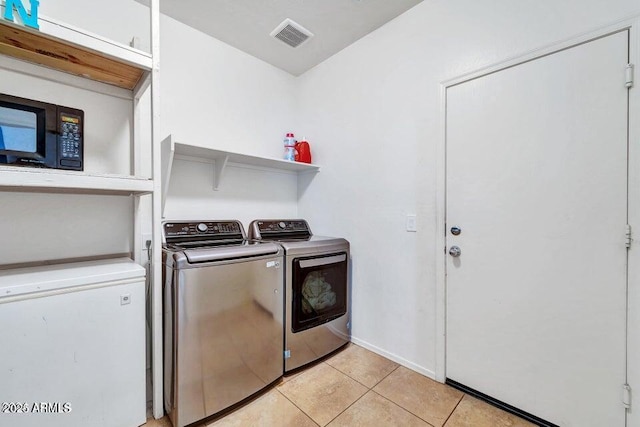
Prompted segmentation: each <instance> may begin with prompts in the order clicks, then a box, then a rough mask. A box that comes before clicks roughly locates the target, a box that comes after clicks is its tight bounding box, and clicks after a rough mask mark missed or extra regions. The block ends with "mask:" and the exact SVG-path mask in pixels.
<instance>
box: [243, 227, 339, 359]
mask: <svg viewBox="0 0 640 427" xmlns="http://www.w3.org/2000/svg"><path fill="white" fill-rule="evenodd" d="M249 239H255V240H259V241H274V242H278V243H279V244H280V245H281V246H282V247H283V249H284V251H285V334H284V354H285V361H284V370H285V372H291V371H294V370H295V369H298V368H301V367H303V366H305V365H307V364H309V363H311V362H314V361H316V360H318V359H320V358H322V357H324V356H326V355H328V354H330V353H332V352H334V351H335V350H338V349H339V348H341V347H342V346H344V345H346V344H347V343H348V342H349V341H350V339H351V324H350V317H351V316H350V301H349V300H350V294H351V290H350V282H349V271H348V270H349V268H348V267H349V242H348V241H347V240H345V239H342V238H337V237H321V236H314V235H313V233H312V232H311V229H310V228H309V224H308V223H307V222H306V221H305V220H302V219H296V220H290V219H288V220H255V221H253V222H252V223H251V224H250V226H249Z"/></svg>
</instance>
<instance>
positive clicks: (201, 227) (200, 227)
mask: <svg viewBox="0 0 640 427" xmlns="http://www.w3.org/2000/svg"><path fill="white" fill-rule="evenodd" d="M197 228H198V231H200V232H201V233H204V232H205V231H207V230H208V229H209V227H207V224H205V223H204V222H201V223H200V224H198V227H197Z"/></svg>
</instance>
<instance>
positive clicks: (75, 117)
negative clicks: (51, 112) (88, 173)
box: [58, 109, 84, 170]
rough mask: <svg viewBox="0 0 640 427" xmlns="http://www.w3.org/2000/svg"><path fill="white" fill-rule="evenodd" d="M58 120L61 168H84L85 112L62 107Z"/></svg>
mask: <svg viewBox="0 0 640 427" xmlns="http://www.w3.org/2000/svg"><path fill="white" fill-rule="evenodd" d="M58 120H59V122H58V162H59V166H60V168H61V169H71V170H82V169H83V167H82V163H83V161H82V160H83V157H84V156H83V154H84V153H83V148H84V147H83V144H82V141H83V138H82V134H83V133H84V129H83V121H84V114H83V112H82V111H81V110H74V109H61V110H60V111H59V113H58Z"/></svg>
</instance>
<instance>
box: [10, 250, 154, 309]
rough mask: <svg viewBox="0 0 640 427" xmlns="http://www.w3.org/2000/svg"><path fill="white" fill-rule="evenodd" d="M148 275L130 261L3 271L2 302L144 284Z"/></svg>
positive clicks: (104, 261) (100, 261)
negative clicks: (122, 282)
mask: <svg viewBox="0 0 640 427" xmlns="http://www.w3.org/2000/svg"><path fill="white" fill-rule="evenodd" d="M145 273H146V270H145V269H144V268H143V267H141V266H140V265H138V264H136V263H135V262H133V261H131V260H130V259H129V258H112V259H104V260H96V261H83V262H74V263H67V264H55V265H42V266H34V267H24V268H15V269H10V270H0V300H1V299H2V298H3V297H10V296H17V295H24V294H29V293H35V292H45V291H55V290H59V289H65V288H73V287H77V286H86V285H96V284H108V282H113V281H119V280H128V279H140V280H144V277H145Z"/></svg>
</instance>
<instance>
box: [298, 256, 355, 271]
mask: <svg viewBox="0 0 640 427" xmlns="http://www.w3.org/2000/svg"><path fill="white" fill-rule="evenodd" d="M346 260H347V255H346V254H340V255H334V256H330V257H325V258H314V259H305V260H304V261H300V268H309V267H318V266H321V265H329V264H337V263H339V262H344V261H346Z"/></svg>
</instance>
